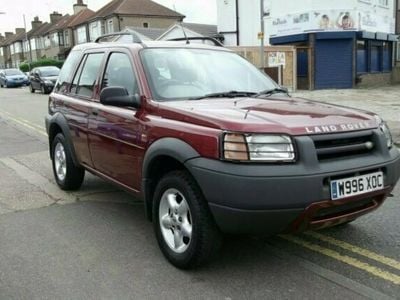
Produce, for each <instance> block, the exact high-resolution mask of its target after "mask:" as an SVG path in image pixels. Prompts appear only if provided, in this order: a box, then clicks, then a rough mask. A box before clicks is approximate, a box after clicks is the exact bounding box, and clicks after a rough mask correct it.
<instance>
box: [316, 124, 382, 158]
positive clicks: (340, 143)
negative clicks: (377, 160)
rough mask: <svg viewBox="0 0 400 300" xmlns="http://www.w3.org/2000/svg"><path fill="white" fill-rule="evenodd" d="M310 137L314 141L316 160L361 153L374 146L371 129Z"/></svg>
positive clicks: (367, 151)
mask: <svg viewBox="0 0 400 300" xmlns="http://www.w3.org/2000/svg"><path fill="white" fill-rule="evenodd" d="M311 138H312V140H313V141H314V146H315V149H316V151H317V157H318V160H327V159H331V158H338V157H346V156H353V155H362V154H366V153H369V152H371V151H373V149H374V148H375V143H374V140H373V134H372V131H371V130H366V131H357V132H350V133H341V134H329V135H321V136H311Z"/></svg>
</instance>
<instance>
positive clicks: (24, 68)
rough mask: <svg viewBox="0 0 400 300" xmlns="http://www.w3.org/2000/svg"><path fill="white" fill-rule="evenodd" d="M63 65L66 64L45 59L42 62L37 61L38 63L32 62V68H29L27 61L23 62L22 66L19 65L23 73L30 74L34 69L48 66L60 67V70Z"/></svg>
mask: <svg viewBox="0 0 400 300" xmlns="http://www.w3.org/2000/svg"><path fill="white" fill-rule="evenodd" d="M63 64H64V61H62V60H55V59H49V58H45V59H41V60H37V61H34V62H31V64H30V68H29V64H28V62H27V61H25V62H23V63H22V64H20V65H19V69H20V70H21V71H22V72H29V71H30V70H32V69H33V68H37V67H47V66H55V67H58V68H60V69H61V67H62V65H63Z"/></svg>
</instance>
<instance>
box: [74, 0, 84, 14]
mask: <svg viewBox="0 0 400 300" xmlns="http://www.w3.org/2000/svg"><path fill="white" fill-rule="evenodd" d="M86 8H87V4H83V0H77V2H76V3H75V4H74V15H76V14H77V13H79V12H81V11H82V10H84V9H86Z"/></svg>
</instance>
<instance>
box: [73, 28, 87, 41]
mask: <svg viewBox="0 0 400 300" xmlns="http://www.w3.org/2000/svg"><path fill="white" fill-rule="evenodd" d="M76 39H77V44H83V43H87V34H86V26H80V27H78V28H77V29H76Z"/></svg>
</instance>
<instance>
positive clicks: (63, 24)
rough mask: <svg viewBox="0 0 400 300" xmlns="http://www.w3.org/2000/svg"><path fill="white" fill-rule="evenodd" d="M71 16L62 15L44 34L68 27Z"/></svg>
mask: <svg viewBox="0 0 400 300" xmlns="http://www.w3.org/2000/svg"><path fill="white" fill-rule="evenodd" d="M70 18H71V16H70V15H68V14H67V15H65V16H62V17H61V19H60V20H58V22H56V23H55V24H52V26H50V27H49V29H47V31H45V32H44V33H43V34H47V33H51V32H54V31H57V30H60V29H64V28H66V27H67V25H68V23H69V20H70Z"/></svg>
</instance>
